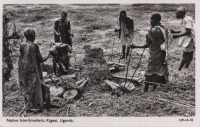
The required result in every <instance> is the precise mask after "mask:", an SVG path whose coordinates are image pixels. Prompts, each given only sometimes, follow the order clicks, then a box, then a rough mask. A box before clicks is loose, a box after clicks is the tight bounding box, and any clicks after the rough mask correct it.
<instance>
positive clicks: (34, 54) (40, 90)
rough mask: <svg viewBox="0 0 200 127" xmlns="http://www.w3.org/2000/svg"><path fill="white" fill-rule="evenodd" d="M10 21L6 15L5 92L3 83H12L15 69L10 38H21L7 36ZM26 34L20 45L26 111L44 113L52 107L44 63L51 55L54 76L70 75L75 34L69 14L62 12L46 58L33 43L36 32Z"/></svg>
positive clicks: (4, 39)
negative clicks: (10, 81)
mask: <svg viewBox="0 0 200 127" xmlns="http://www.w3.org/2000/svg"><path fill="white" fill-rule="evenodd" d="M10 20H11V19H10V18H9V17H8V15H7V14H5V15H4V18H3V63H4V65H3V90H4V83H5V81H8V80H9V78H10V73H11V70H12V69H13V63H12V60H11V50H10V43H9V39H18V38H19V36H16V35H15V34H12V35H9V34H8V28H7V24H8V23H9V22H10ZM23 35H24V37H25V41H23V42H22V43H20V49H19V51H20V56H19V62H18V65H19V68H18V75H19V86H20V88H21V89H20V90H21V92H22V94H23V95H24V100H25V110H26V112H41V111H42V109H43V108H47V109H50V108H51V106H52V105H51V102H50V91H49V87H47V86H46V85H45V83H44V81H43V73H42V72H43V70H42V66H43V62H45V61H46V60H47V59H48V58H49V57H50V56H52V57H53V72H54V74H55V75H63V74H67V73H68V71H69V67H70V64H69V62H70V58H69V54H70V53H71V52H72V38H71V37H72V36H73V34H72V33H71V26H70V21H68V20H67V13H66V12H62V14H61V18H60V19H59V20H57V21H56V22H55V25H54V35H55V36H54V37H55V43H53V44H52V47H51V48H50V49H49V54H48V55H47V56H46V57H43V56H42V54H41V53H40V48H39V46H38V45H37V44H35V43H34V41H35V38H36V33H35V30H34V29H32V28H27V29H25V30H24V33H23ZM57 65H58V66H57ZM57 68H58V70H57ZM3 93H4V92H3Z"/></svg>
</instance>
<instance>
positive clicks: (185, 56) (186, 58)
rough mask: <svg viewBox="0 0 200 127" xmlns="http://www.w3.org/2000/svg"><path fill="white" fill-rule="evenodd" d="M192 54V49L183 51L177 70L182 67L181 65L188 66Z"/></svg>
mask: <svg viewBox="0 0 200 127" xmlns="http://www.w3.org/2000/svg"><path fill="white" fill-rule="evenodd" d="M193 54H194V51H192V52H183V58H182V61H181V64H180V67H179V69H178V70H181V69H182V68H183V66H185V68H188V67H189V65H190V63H191V62H192V59H193Z"/></svg>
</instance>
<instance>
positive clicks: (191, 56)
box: [185, 52, 194, 68]
mask: <svg viewBox="0 0 200 127" xmlns="http://www.w3.org/2000/svg"><path fill="white" fill-rule="evenodd" d="M193 53H194V52H188V56H187V57H188V58H187V62H186V65H185V68H188V66H189V65H190V63H191V62H192V59H193Z"/></svg>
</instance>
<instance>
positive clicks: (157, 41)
mask: <svg viewBox="0 0 200 127" xmlns="http://www.w3.org/2000/svg"><path fill="white" fill-rule="evenodd" d="M160 20H161V15H160V14H159V13H154V14H152V16H151V28H150V30H149V31H148V34H147V35H146V44H145V45H143V46H135V45H131V48H149V53H150V57H149V59H148V65H147V70H146V72H145V88H144V92H147V91H148V88H149V85H153V90H155V89H156V88H157V85H158V84H159V83H162V84H166V83H167V81H168V75H169V73H168V67H167V63H166V51H165V50H166V49H163V48H162V47H163V44H165V43H166V41H167V40H166V38H165V35H166V30H165V29H164V27H163V26H162V25H161V24H160ZM150 82H151V83H150ZM152 82H153V83H152Z"/></svg>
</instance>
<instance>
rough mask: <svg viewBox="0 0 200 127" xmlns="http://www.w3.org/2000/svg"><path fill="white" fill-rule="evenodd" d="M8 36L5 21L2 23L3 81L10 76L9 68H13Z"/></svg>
mask: <svg viewBox="0 0 200 127" xmlns="http://www.w3.org/2000/svg"><path fill="white" fill-rule="evenodd" d="M7 37H8V27H7V24H6V23H3V49H2V50H3V66H2V67H3V71H2V72H3V83H4V82H5V81H8V80H9V78H10V74H11V70H13V64H12V59H11V53H12V51H11V50H10V44H9V42H8V41H9V40H8V39H7Z"/></svg>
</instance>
